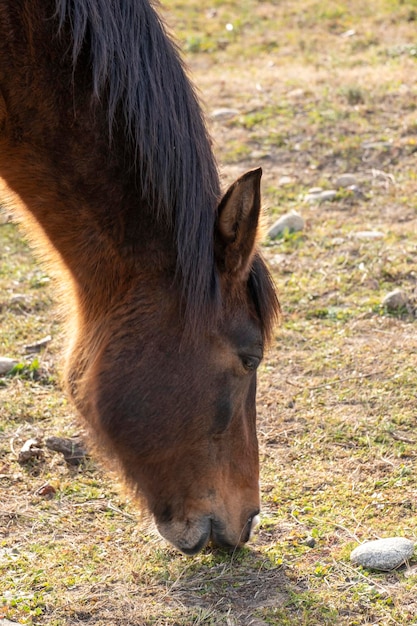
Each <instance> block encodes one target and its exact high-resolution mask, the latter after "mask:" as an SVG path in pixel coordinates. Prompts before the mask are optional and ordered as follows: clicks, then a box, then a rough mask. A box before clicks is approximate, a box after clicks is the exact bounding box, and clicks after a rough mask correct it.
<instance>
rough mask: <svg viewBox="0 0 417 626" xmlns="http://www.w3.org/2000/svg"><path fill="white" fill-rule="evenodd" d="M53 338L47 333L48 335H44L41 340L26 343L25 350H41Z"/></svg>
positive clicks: (32, 351)
mask: <svg viewBox="0 0 417 626" xmlns="http://www.w3.org/2000/svg"><path fill="white" fill-rule="evenodd" d="M51 340H52V337H51V335H47V336H46V337H43V339H39V341H36V342H35V343H30V344H28V345H26V346H25V352H30V353H36V352H41V351H42V350H43V349H44V348H46V346H47V345H48V343H49V342H50V341H51Z"/></svg>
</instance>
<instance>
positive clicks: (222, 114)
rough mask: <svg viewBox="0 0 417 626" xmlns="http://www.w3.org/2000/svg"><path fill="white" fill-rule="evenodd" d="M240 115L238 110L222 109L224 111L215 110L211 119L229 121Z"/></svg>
mask: <svg viewBox="0 0 417 626" xmlns="http://www.w3.org/2000/svg"><path fill="white" fill-rule="evenodd" d="M238 114H239V111H238V110H237V109H226V108H222V109H215V110H214V111H213V112H212V114H211V117H212V118H213V119H215V120H229V119H231V118H232V117H235V115H238Z"/></svg>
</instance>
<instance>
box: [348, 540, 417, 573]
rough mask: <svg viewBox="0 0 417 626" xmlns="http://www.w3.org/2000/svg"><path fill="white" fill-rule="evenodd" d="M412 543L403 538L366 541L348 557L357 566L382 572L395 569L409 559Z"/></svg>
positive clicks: (411, 552) (412, 549)
mask: <svg viewBox="0 0 417 626" xmlns="http://www.w3.org/2000/svg"><path fill="white" fill-rule="evenodd" d="M413 552H414V543H413V542H412V541H410V540H409V539H405V538H404V537H389V538H387V539H377V540H376V541H368V542H366V543H363V544H362V545H360V546H358V547H357V548H355V549H354V550H353V552H352V553H351V555H350V559H351V561H353V562H354V563H356V564H357V565H362V566H363V567H368V568H370V569H376V570H380V571H384V572H389V571H390V570H393V569H396V568H397V567H399V566H400V565H402V564H403V563H405V561H407V560H408V559H410V558H411V557H412V555H413Z"/></svg>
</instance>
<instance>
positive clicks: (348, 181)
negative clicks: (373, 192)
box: [334, 174, 357, 188]
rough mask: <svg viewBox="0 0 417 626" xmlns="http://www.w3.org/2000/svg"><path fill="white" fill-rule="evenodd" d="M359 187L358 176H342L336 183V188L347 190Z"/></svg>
mask: <svg viewBox="0 0 417 626" xmlns="http://www.w3.org/2000/svg"><path fill="white" fill-rule="evenodd" d="M356 185H357V180H356V176H354V175H353V174H341V175H340V176H338V178H336V180H335V182H334V186H335V187H338V188H339V187H343V188H347V187H352V186H355V187H356Z"/></svg>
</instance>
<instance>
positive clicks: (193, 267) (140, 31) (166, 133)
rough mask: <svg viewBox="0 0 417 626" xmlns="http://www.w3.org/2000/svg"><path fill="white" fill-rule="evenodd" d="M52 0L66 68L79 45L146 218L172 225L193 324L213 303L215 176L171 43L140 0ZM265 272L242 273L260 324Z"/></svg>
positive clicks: (267, 307)
mask: <svg viewBox="0 0 417 626" xmlns="http://www.w3.org/2000/svg"><path fill="white" fill-rule="evenodd" d="M55 1H56V11H57V15H58V18H59V21H60V25H61V29H62V28H63V26H64V25H66V26H67V25H69V27H70V29H71V34H72V42H73V44H72V62H73V66H74V68H76V66H77V61H78V60H79V58H80V57H81V52H83V54H85V53H86V51H87V54H88V57H87V58H89V63H90V66H91V73H92V85H93V91H94V95H95V96H96V97H97V98H99V99H100V100H102V101H103V102H105V103H106V105H107V108H108V112H107V114H108V120H109V130H110V135H111V134H112V129H113V127H114V125H116V124H120V120H122V124H124V127H125V131H124V132H125V136H126V141H128V142H129V143H130V144H131V146H133V154H134V164H133V166H134V167H135V169H136V177H137V180H138V187H140V189H141V193H142V194H143V197H146V198H148V199H149V201H150V203H151V204H152V206H154V207H155V211H156V219H158V220H160V221H162V223H163V224H166V225H167V226H168V227H172V228H173V230H174V232H175V237H176V248H177V278H178V279H179V280H180V284H181V285H182V292H183V295H184V304H185V316H186V319H187V321H188V322H189V323H190V324H191V325H192V326H193V327H194V328H195V327H196V326H200V327H201V324H202V323H204V322H207V321H208V318H209V317H210V316H211V314H213V313H215V311H217V309H218V301H219V298H218V291H219V288H218V284H217V282H218V281H217V278H216V271H215V262H214V251H213V228H214V221H215V212H216V207H217V204H218V201H219V199H220V183H219V176H218V172H217V167H216V163H215V159H214V156H213V153H212V149H211V144H210V139H209V137H208V134H207V129H206V126H205V122H204V119H203V115H202V112H201V109H200V106H199V104H198V101H197V98H196V95H195V93H194V90H193V88H192V86H191V84H190V81H189V79H188V78H187V76H186V73H185V71H184V67H183V64H182V62H181V60H180V57H179V54H178V50H177V48H176V46H175V45H174V44H173V43H172V41H171V40H170V38H169V37H168V35H167V33H166V31H165V28H164V26H163V24H162V22H161V19H160V17H159V16H158V14H157V13H156V11H155V10H154V8H153V6H152V4H151V3H150V2H149V1H148V0H114V1H113V0H55ZM265 273H266V274H265ZM267 274H268V273H267V270H266V268H265V267H264V266H263V264H260V263H259V262H257V263H255V267H254V270H253V273H252V279H251V280H250V286H251V288H250V291H251V293H252V292H253V296H254V299H255V302H257V303H258V304H257V306H258V307H259V308H260V313H262V315H261V320H262V319H263V321H264V325H265V328H269V327H270V325H271V324H270V320H271V319H272V318H273V317H274V316H275V309H276V307H275V306H274V305H273V302H272V301H273V297H272V295H271V293H270V290H271V289H272V286H271V287H270V288H269V287H268V285H269V282H268V280H267ZM263 275H265V276H264V279H262V276H263ZM261 286H263V289H260V287H261ZM258 287H259V288H258ZM268 320H269V321H268Z"/></svg>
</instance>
